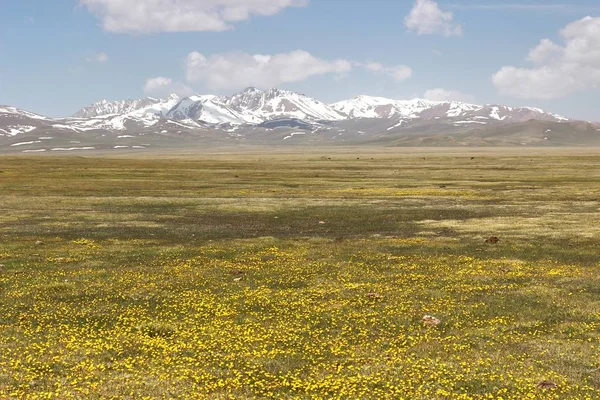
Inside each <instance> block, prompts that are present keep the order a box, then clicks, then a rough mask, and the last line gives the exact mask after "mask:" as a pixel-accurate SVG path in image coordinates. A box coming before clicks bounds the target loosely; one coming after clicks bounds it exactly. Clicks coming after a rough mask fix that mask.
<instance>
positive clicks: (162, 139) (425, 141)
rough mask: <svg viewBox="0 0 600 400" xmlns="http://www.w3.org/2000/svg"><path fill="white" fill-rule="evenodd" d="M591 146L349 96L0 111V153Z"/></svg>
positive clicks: (465, 113) (587, 133)
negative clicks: (64, 111) (58, 114)
mask: <svg viewBox="0 0 600 400" xmlns="http://www.w3.org/2000/svg"><path fill="white" fill-rule="evenodd" d="M234 143H235V144H238V145H239V144H245V143H249V144H250V143H256V144H311V143H319V144H336V143H339V144H379V145H396V146H402V145H403V146H419V145H427V146H436V145H439V146H441V145H444V146H465V145H467V146H468V145H478V146H487V145H545V146H548V145H555V146H564V145H590V144H593V145H595V144H598V145H600V126H598V125H596V124H593V123H590V122H584V121H575V120H571V119H568V118H565V117H562V116H560V115H556V114H552V113H548V112H545V111H543V110H540V109H538V108H531V107H508V106H504V105H475V104H468V103H462V102H457V101H431V100H424V99H413V100H392V99H387V98H382V97H372V96H358V97H356V98H353V99H350V100H345V101H340V102H337V103H333V104H325V103H323V102H321V101H319V100H317V99H314V98H311V97H308V96H305V95H303V94H299V93H295V92H290V91H285V90H280V89H269V90H264V91H263V90H259V89H257V88H252V87H250V88H247V89H245V90H243V91H242V92H239V93H237V94H234V95H233V96H230V97H227V96H216V95H194V96H189V97H183V98H182V97H179V96H177V95H175V94H173V95H170V96H169V97H167V98H166V99H157V98H152V97H147V98H144V99H138V100H124V101H107V100H102V101H100V102H97V103H95V104H92V105H90V106H87V107H84V108H82V109H81V110H79V111H77V112H76V113H75V114H73V115H72V116H70V117H65V118H49V117H45V116H43V115H39V114H35V113H31V112H28V111H24V110H20V109H17V108H15V107H9V106H0V151H5V152H6V151H12V152H14V151H18V152H51V151H78V150H79V151H83V150H85V151H90V150H124V149H130V150H141V149H144V148H161V147H169V148H173V147H190V146H209V145H227V144H234Z"/></svg>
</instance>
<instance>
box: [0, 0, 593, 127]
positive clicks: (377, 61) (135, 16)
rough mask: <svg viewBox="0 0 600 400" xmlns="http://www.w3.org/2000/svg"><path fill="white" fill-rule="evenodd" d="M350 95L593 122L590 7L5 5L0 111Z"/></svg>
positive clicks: (66, 111)
mask: <svg viewBox="0 0 600 400" xmlns="http://www.w3.org/2000/svg"><path fill="white" fill-rule="evenodd" d="M248 86H255V87H258V88H261V89H268V88H270V87H277V88H280V89H287V90H293V91H297V92H301V93H304V94H306V95H308V96H311V97H314V98H317V99H319V100H321V101H324V102H327V103H332V102H336V101H340V100H345V99H349V98H353V97H355V96H358V95H371V96H381V97H389V98H393V99H411V98H416V97H418V98H428V99H431V100H458V101H466V102H471V103H475V104H504V105H510V106H532V107H539V108H542V109H544V110H547V111H550V112H553V113H558V114H561V115H564V116H567V117H570V118H577V119H584V120H592V121H600V2H598V0H572V1H564V0H563V1H560V0H557V1H553V0H512V1H510V0H509V1H506V2H504V1H502V0H500V1H492V0H448V1H444V0H437V1H434V0H52V1H46V0H45V1H40V0H0V104H5V105H11V106H15V107H19V108H22V109H25V110H28V111H33V112H37V113H40V114H44V115H48V116H52V117H59V116H67V115H71V114H73V113H75V112H76V111H77V110H78V109H80V108H81V107H84V106H86V105H89V104H91V103H93V102H96V101H99V100H102V99H108V100H124V99H134V98H142V97H146V96H152V97H166V96H167V95H168V94H169V93H177V94H179V95H183V96H186V95H191V94H194V93H197V94H225V95H231V94H233V93H235V92H237V91H240V90H242V89H244V88H245V87H248Z"/></svg>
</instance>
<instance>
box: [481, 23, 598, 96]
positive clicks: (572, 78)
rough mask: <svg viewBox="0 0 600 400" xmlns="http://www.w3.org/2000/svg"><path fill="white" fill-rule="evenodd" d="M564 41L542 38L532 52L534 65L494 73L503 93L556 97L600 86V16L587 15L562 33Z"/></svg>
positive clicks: (493, 78)
mask: <svg viewBox="0 0 600 400" xmlns="http://www.w3.org/2000/svg"><path fill="white" fill-rule="evenodd" d="M560 33H561V36H562V37H563V39H564V41H565V44H564V46H561V45H558V44H556V43H554V42H552V41H551V40H549V39H543V40H542V41H541V42H540V44H539V45H538V46H536V47H535V48H533V49H532V50H531V51H530V52H529V57H528V59H529V60H530V61H532V62H534V63H535V64H536V66H535V67H534V68H518V67H514V66H506V67H503V68H501V69H500V70H499V71H498V72H496V73H495V74H494V75H493V76H492V81H493V83H494V85H495V86H496V88H497V89H498V90H499V91H500V92H501V93H503V94H507V95H512V96H515V97H520V98H526V99H554V98H559V97H563V96H566V95H568V94H571V93H575V92H578V91H581V90H584V89H588V88H598V87H600V18H592V17H585V18H583V19H581V20H578V21H575V22H573V23H571V24H569V25H567V26H566V27H565V28H564V29H563V30H562V31H561V32H560Z"/></svg>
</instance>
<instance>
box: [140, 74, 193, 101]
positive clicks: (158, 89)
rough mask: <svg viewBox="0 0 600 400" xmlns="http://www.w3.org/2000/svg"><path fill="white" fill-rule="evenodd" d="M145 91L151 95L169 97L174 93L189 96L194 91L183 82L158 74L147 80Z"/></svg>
mask: <svg viewBox="0 0 600 400" xmlns="http://www.w3.org/2000/svg"><path fill="white" fill-rule="evenodd" d="M144 93H146V94H147V95H150V96H157V97H167V96H168V95H170V94H173V93H175V94H177V95H180V96H189V95H191V94H193V93H194V91H193V90H192V89H191V88H189V87H188V86H186V85H185V84H183V83H181V82H174V81H173V80H172V79H171V78H165V77H163V76H158V77H156V78H150V79H148V80H147V81H146V84H145V85H144Z"/></svg>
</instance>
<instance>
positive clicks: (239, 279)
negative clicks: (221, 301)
mask: <svg viewBox="0 0 600 400" xmlns="http://www.w3.org/2000/svg"><path fill="white" fill-rule="evenodd" d="M241 280H242V277H241V276H240V277H237V278H233V281H234V282H239V281H241Z"/></svg>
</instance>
